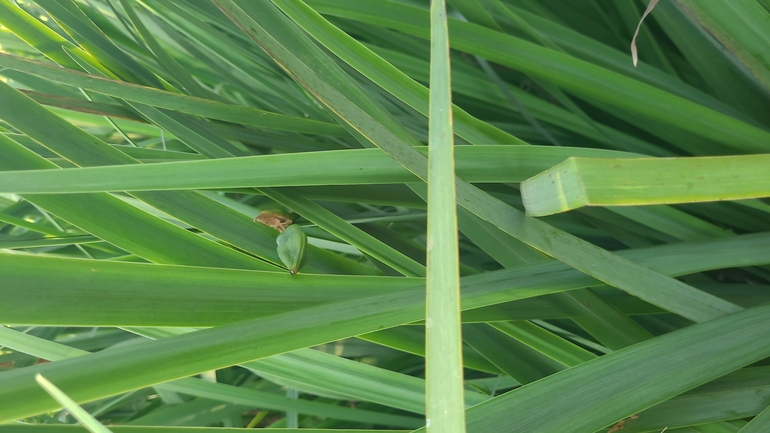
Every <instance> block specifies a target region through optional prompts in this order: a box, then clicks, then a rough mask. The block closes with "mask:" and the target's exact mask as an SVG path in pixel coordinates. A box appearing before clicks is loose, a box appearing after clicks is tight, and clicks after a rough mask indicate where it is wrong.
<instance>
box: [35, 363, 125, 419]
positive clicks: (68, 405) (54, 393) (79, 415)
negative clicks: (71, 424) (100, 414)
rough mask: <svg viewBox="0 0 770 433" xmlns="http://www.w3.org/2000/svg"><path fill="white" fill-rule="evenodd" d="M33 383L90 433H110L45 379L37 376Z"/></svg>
mask: <svg viewBox="0 0 770 433" xmlns="http://www.w3.org/2000/svg"><path fill="white" fill-rule="evenodd" d="M35 381H36V382H37V383H38V384H39V385H40V386H41V387H43V389H45V392H47V393H48V394H50V395H51V397H53V398H54V399H55V400H56V401H58V402H59V404H60V405H62V407H64V408H65V409H67V410H68V411H69V413H71V414H72V416H73V417H75V419H77V420H78V421H80V422H81V423H82V424H83V425H84V426H85V427H86V428H87V429H88V430H89V431H90V432H91V433H112V432H111V431H110V429H108V428H107V427H105V426H104V425H102V423H100V422H99V421H98V420H97V419H96V418H94V417H93V416H92V415H91V414H90V413H88V412H86V411H85V410H83V408H82V407H80V406H78V404H77V403H75V402H74V401H73V400H72V399H71V398H69V396H67V394H65V393H63V392H62V391H61V390H60V389H59V388H57V387H56V385H54V384H52V383H51V382H49V381H48V379H46V378H45V377H43V376H42V375H40V374H38V375H36V376H35Z"/></svg>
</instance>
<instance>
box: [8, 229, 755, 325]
mask: <svg viewBox="0 0 770 433" xmlns="http://www.w3.org/2000/svg"><path fill="white" fill-rule="evenodd" d="M768 245H770V237H769V236H768V235H766V234H755V235H740V236H733V237H731V238H722V239H718V240H709V241H698V242H687V243H681V244H671V245H666V246H660V247H652V248H646V249H639V250H628V251H625V252H621V253H620V254H622V255H623V256H624V257H626V258H627V259H629V260H634V261H636V262H638V263H639V264H640V265H643V266H646V267H649V268H651V269H654V270H656V271H658V272H661V273H664V274H666V275H672V276H677V275H683V274H691V273H695V272H702V271H706V270H711V269H722V268H731V267H738V266H752V265H762V264H768V263H770V248H768ZM2 258H3V259H2V260H0V270H2V274H3V275H4V276H5V280H6V281H7V284H3V285H1V286H0V295H2V298H3V299H4V300H5V302H6V304H7V305H9V306H12V307H11V308H5V309H2V310H0V322H2V323H15V324H39V325H57V324H58V325H72V326H198V327H205V326H216V325H221V324H225V323H232V322H234V321H238V320H246V319H248V318H254V317H264V316H269V315H271V314H278V313H285V312H289V311H294V310H296V309H298V308H305V307H311V306H314V305H320V304H324V303H329V302H338V301H342V300H345V299H354V298H359V297H364V296H374V295H376V294H380V293H390V292H393V291H398V290H403V289H407V288H409V287H416V286H419V285H420V284H421V283H422V282H423V281H424V280H422V279H414V278H393V277H372V276H359V277H354V276H344V277H343V276H320V275H299V276H295V277H292V276H290V275H287V274H285V273H282V272H281V273H275V272H254V271H242V270H224V269H194V268H190V267H183V266H166V265H164V266H160V265H155V266H150V265H147V264H138V263H113V262H104V261H94V260H74V259H62V258H53V257H40V256H31V255H7V254H4V255H3V256H2ZM41 269H45V270H46V272H41V271H40V270H41ZM92 269H96V270H97V272H93V271H92ZM126 275H135V277H134V278H132V279H131V280H127V279H126V277H125V276H126ZM461 281H462V291H463V293H470V292H472V291H473V290H475V289H474V288H477V287H485V288H486V289H489V290H510V294H507V295H498V296H499V298H496V299H494V301H492V302H491V304H498V303H501V302H507V301H511V300H514V299H522V298H524V297H530V296H535V295H543V294H547V293H554V292H558V291H563V290H572V289H576V288H582V287H592V286H597V285H601V283H600V282H599V281H597V280H595V279H592V278H590V277H588V276H587V275H585V274H582V273H580V272H578V271H576V270H573V269H570V268H569V267H568V266H566V265H564V264H562V263H559V262H556V261H550V262H546V263H540V264H536V265H530V266H527V267H521V268H517V269H507V270H501V271H494V272H488V273H484V274H479V275H474V276H469V277H463V278H462V280H461ZM479 285H481V286H479ZM51 287H56V288H57V290H56V291H52V290H50V289H49V288H51ZM104 287H114V288H116V289H115V290H111V291H107V292H105V291H104V290H103V288H104ZM255 287H256V288H258V289H259V290H255ZM118 288H119V290H118ZM716 293H718V294H720V295H722V294H723V292H716ZM463 298H464V300H463V309H468V308H475V307H474V306H471V305H469V304H468V302H469V301H468V300H467V299H465V295H463ZM71 299H78V300H79V302H78V303H73V302H68V300H71ZM759 300H760V301H761V300H764V298H759ZM476 307H477V306H476ZM190 311H195V314H189V312H190ZM415 320H418V319H415Z"/></svg>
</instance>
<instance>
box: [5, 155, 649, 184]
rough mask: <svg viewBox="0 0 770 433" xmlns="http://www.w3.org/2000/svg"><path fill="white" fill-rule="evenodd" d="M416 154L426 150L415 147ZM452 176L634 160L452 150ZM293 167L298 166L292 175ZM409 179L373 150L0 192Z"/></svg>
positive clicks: (96, 172) (17, 179)
mask: <svg viewBox="0 0 770 433" xmlns="http://www.w3.org/2000/svg"><path fill="white" fill-rule="evenodd" d="M417 150H419V151H420V152H421V153H422V154H424V155H426V154H427V153H428V148H427V147H418V148H417ZM455 154H456V155H457V158H456V159H457V173H458V175H460V176H461V177H463V178H464V179H466V180H468V181H470V182H521V181H524V180H526V179H528V178H530V177H532V176H535V175H536V174H538V173H540V172H542V171H544V170H547V169H548V168H550V167H552V166H554V165H556V164H559V163H560V162H563V161H565V160H566V159H567V158H570V157H572V156H584V157H606V158H617V157H625V156H627V157H629V158H634V157H638V155H635V154H629V153H623V152H614V151H607V150H599V149H583V148H554V147H546V146H458V147H457V149H455ZM296 167H305V168H306V169H305V170H302V171H300V172H298V171H297V170H296ZM416 180H417V178H416V177H415V176H414V175H412V174H411V173H409V171H408V170H405V169H404V168H403V167H401V166H400V165H399V164H398V163H396V162H394V161H393V160H392V158H390V157H389V156H387V154H386V153H384V152H382V151H381V150H379V149H351V150H333V151H324V152H302V153H289V154H276V155H259V156H248V157H241V158H223V159H220V160H210V161H196V162H195V163H192V161H190V162H187V161H185V162H181V161H180V162H174V163H158V164H153V166H149V165H142V164H132V165H122V166H109V167H84V168H81V169H78V170H45V171H41V170H34V171H33V170H25V171H23V172H18V171H17V172H13V173H3V172H0V192H13V193H17V194H38V193H81V192H106V191H151V190H180V189H182V190H186V189H209V188H211V189H217V188H239V187H278V186H308V185H366V184H398V183H406V182H414V181H416Z"/></svg>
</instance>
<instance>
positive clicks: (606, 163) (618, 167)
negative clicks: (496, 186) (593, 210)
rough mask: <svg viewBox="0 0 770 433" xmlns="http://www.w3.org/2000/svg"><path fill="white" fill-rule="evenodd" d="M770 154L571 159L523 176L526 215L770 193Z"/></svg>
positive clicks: (732, 197)
mask: <svg viewBox="0 0 770 433" xmlns="http://www.w3.org/2000/svg"><path fill="white" fill-rule="evenodd" d="M768 164H770V155H746V156H721V157H703V158H665V159H652V158H640V159H635V160H619V159H618V160H613V159H605V160H599V159H590V158H570V159H568V160H567V161H565V162H563V163H561V164H559V165H556V166H554V167H552V168H550V169H548V170H546V171H544V172H543V173H540V174H538V175H537V176H534V177H532V178H530V179H527V180H526V181H524V182H523V183H522V185H521V195H522V200H523V202H524V206H525V207H526V209H527V214H529V215H532V216H544V215H551V214H554V213H558V212H565V211H568V210H572V209H576V208H579V207H581V206H634V205H648V204H673V203H692V202H703V201H720V200H741V199H749V198H758V197H769V196H770V179H768V177H767V176H766V173H765V171H766V168H767V165H768Z"/></svg>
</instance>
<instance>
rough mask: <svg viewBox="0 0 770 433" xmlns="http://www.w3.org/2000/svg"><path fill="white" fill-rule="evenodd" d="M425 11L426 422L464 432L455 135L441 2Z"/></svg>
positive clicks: (430, 427) (435, 428)
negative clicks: (427, 29) (427, 83)
mask: <svg viewBox="0 0 770 433" xmlns="http://www.w3.org/2000/svg"><path fill="white" fill-rule="evenodd" d="M430 15H431V23H430V28H431V38H430V40H431V48H430V114H429V122H430V125H429V136H428V143H429V148H430V151H429V153H428V179H427V181H428V234H427V236H428V239H427V244H428V247H427V250H428V258H427V265H428V266H427V278H426V307H427V308H426V313H425V314H426V317H425V331H426V338H425V382H426V390H425V394H426V412H425V417H426V418H425V423H426V426H427V431H428V432H429V433H434V432H435V433H444V432H446V433H465V402H464V401H463V367H462V366H463V360H462V336H461V334H462V330H461V328H460V270H459V258H458V241H457V206H456V205H455V200H456V197H455V188H454V178H455V164H454V152H453V150H454V140H453V136H454V133H453V125H452V94H451V80H450V77H449V74H450V72H449V31H448V29H447V23H446V4H445V2H444V0H433V1H432V2H431V5H430Z"/></svg>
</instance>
